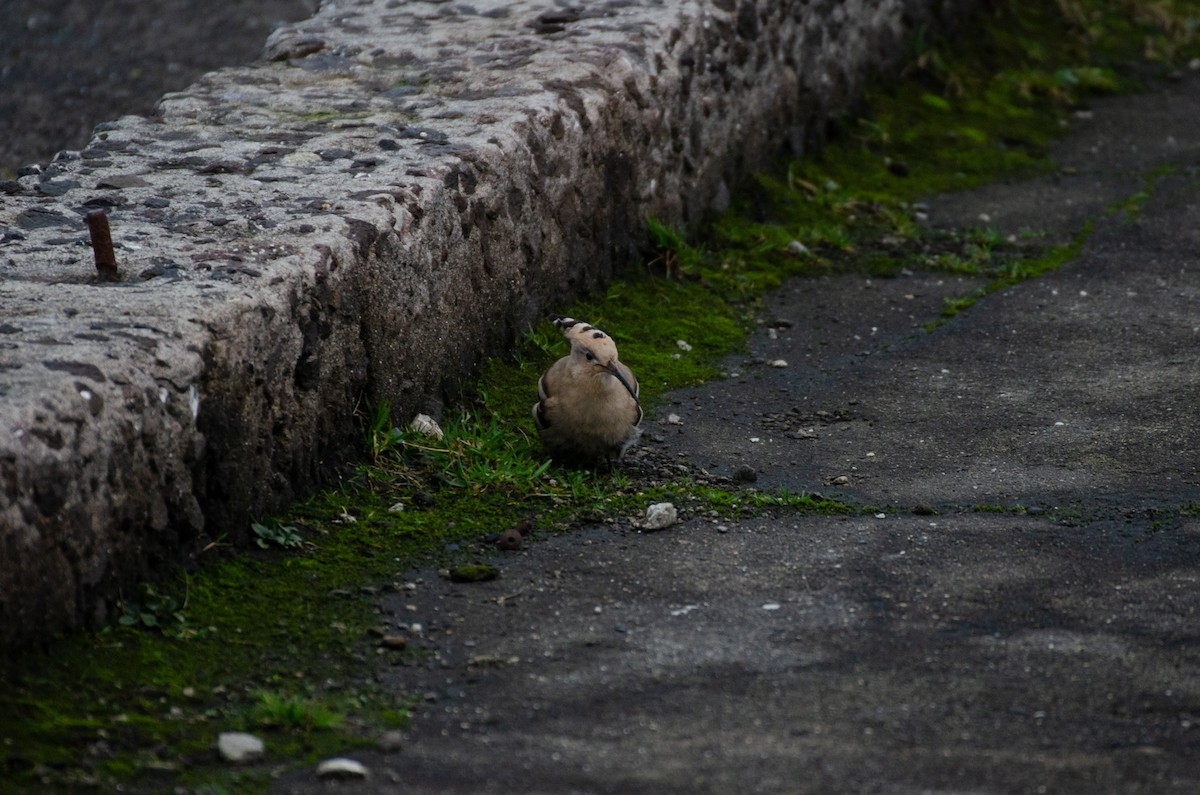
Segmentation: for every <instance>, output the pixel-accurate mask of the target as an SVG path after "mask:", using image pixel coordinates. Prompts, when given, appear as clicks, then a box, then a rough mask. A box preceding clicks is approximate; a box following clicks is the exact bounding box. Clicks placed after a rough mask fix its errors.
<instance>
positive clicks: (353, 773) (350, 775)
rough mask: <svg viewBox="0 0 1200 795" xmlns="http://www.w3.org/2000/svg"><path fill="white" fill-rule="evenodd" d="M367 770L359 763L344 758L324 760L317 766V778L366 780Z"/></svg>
mask: <svg viewBox="0 0 1200 795" xmlns="http://www.w3.org/2000/svg"><path fill="white" fill-rule="evenodd" d="M366 777H367V768H366V767H365V766H364V765H363V764H362V763H361V762H355V761H354V760H353V759H346V758H345V757H336V758H334V759H326V760H325V761H324V762H322V763H321V764H319V765H317V778H321V779H355V778H366Z"/></svg>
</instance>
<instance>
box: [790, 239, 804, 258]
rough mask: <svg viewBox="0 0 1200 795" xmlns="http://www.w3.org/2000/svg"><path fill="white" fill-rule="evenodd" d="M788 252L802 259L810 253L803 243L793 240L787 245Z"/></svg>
mask: <svg viewBox="0 0 1200 795" xmlns="http://www.w3.org/2000/svg"><path fill="white" fill-rule="evenodd" d="M787 251H788V253H789V254H791V255H792V256H794V257H800V256H803V255H804V254H807V253H808V246H806V245H804V244H803V243H801V242H800V241H799V240H793V241H792V242H791V243H788V244H787Z"/></svg>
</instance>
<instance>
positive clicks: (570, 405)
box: [533, 315, 642, 464]
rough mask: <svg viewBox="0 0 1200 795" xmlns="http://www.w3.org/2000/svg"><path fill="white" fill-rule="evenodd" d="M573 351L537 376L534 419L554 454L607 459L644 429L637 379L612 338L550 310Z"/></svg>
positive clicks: (618, 454)
mask: <svg viewBox="0 0 1200 795" xmlns="http://www.w3.org/2000/svg"><path fill="white" fill-rule="evenodd" d="M550 319H551V320H553V321H554V325H556V326H558V327H559V328H560V329H562V333H563V335H564V336H565V337H566V338H567V340H569V341H570V343H571V352H570V353H569V354H567V355H566V356H564V357H563V358H561V359H559V360H558V361H557V362H555V363H554V364H552V365H551V366H550V369H549V370H547V371H546V372H545V373H543V374H542V377H541V378H539V379H538V402H537V403H535V404H534V406H533V421H534V424H535V425H537V429H538V434H539V435H540V436H541V437H542V444H543V445H545V447H546V450H547V451H548V452H549V453H550V455H551V456H553V457H554V458H556V459H559V460H562V461H568V462H576V463H582V462H590V461H597V460H602V461H606V462H608V463H609V464H611V463H612V462H613V461H615V460H616V459H619V458H620V457H621V454H622V453H624V452H625V449H626V448H627V447H629V445H631V444H633V443H634V442H635V441H636V440H637V438H638V436H639V435H640V434H641V432H642V429H641V428H639V427H638V425H639V424H640V423H641V421H642V407H641V404H640V403H638V381H637V378H636V377H634V375H633V371H631V370H630V369H629V368H628V367H626V366H625V365H624V364H622V363H621V362H620V361H619V360H618V359H617V346H616V344H615V343H614V342H613V341H612V337H610V336H608V335H607V334H605V333H604V332H603V331H601V330H600V329H598V328H596V327H595V326H592V325H590V324H588V323H584V322H583V321H582V320H575V319H574V318H569V317H562V316H561V315H551V316H550Z"/></svg>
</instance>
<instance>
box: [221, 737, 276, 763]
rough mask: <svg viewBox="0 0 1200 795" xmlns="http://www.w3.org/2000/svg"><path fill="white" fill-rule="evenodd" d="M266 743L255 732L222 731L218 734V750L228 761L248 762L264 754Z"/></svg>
mask: <svg viewBox="0 0 1200 795" xmlns="http://www.w3.org/2000/svg"><path fill="white" fill-rule="evenodd" d="M265 750H266V744H265V743H263V741H262V740H260V739H259V738H257V737H255V736H254V735H253V734H246V733H245V732H221V733H220V734H219V735H217V752H218V753H219V754H221V758H222V759H224V760H225V761H226V762H248V761H250V760H251V759H257V758H258V757H260V756H262V755H263V752H264V751H265Z"/></svg>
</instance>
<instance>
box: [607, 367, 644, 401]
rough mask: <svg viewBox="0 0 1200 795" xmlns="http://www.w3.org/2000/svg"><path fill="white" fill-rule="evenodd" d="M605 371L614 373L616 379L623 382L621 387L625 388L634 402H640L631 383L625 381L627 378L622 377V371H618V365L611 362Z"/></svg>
mask: <svg viewBox="0 0 1200 795" xmlns="http://www.w3.org/2000/svg"><path fill="white" fill-rule="evenodd" d="M604 369H605V370H608V371H609V372H610V373H612V374H613V375H614V376H616V379H617V380H618V381H620V382H621V386H623V387H625V391H626V392H628V393H629V396H630V397H631V398H633V402H634V403H637V402H638V396H637V392H635V391H634V390H633V387H632V386H630V385H629V382H628V381H626V380H625V376H623V375H621V371H620V370H618V369H617V363H616V362H610V363H609V364H608V365H606V366H605V368H604Z"/></svg>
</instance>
